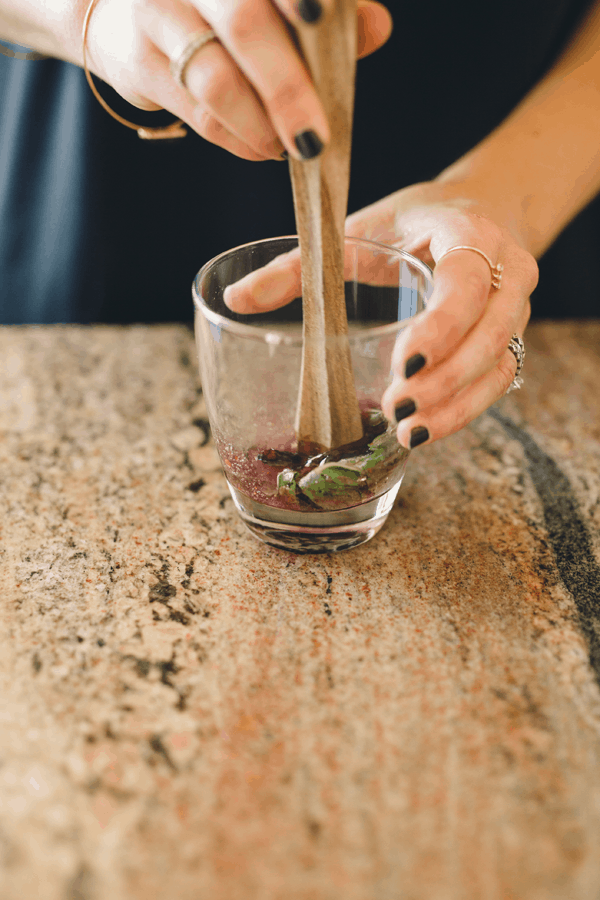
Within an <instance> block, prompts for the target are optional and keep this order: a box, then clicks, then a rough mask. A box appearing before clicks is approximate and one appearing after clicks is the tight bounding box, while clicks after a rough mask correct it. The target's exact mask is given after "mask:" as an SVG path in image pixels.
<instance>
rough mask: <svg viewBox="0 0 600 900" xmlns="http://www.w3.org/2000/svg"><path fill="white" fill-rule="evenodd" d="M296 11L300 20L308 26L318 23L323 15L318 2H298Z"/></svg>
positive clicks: (314, 0)
mask: <svg viewBox="0 0 600 900" xmlns="http://www.w3.org/2000/svg"><path fill="white" fill-rule="evenodd" d="M296 9H297V10H298V15H299V16H300V18H301V19H303V20H304V21H305V22H308V23H309V25H312V24H313V22H318V21H319V19H320V18H321V15H322V13H323V7H322V6H321V4H320V3H319V0H300V2H299V3H298V5H297V6H296Z"/></svg>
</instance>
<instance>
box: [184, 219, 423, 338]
mask: <svg viewBox="0 0 600 900" xmlns="http://www.w3.org/2000/svg"><path fill="white" fill-rule="evenodd" d="M290 240H293V241H296V242H298V235H297V234H284V235H280V236H279V237H269V238H261V239H260V240H258V241H248V242H247V243H246V244H239V245H238V246H237V247H231V248H230V249H229V250H224V251H223V252H222V253H218V254H217V256H213V258H212V259H209V260H208V262H205V263H204V265H203V266H202V267H201V268H200V269H199V270H198V272H197V273H196V275H195V276H194V280H193V282H192V297H193V300H194V307H195V310H196V312H199V313H202V315H203V316H204V317H205V318H206V319H207V320H208V321H209V322H211V323H212V324H213V325H217V326H218V327H219V328H225V329H226V330H227V331H231V332H234V333H235V334H238V335H239V336H240V337H248V338H253V339H254V340H260V341H261V342H262V343H266V344H288V345H294V344H298V345H299V344H301V343H302V334H299V335H292V334H290V333H289V332H286V331H284V330H279V329H278V328H277V325H276V323H273V327H271V325H270V324H266V325H265V324H264V323H263V324H262V325H250V324H248V323H246V322H235V321H234V320H233V319H228V318H227V317H226V316H222V315H221V314H220V313H217V312H214V310H212V309H210V308H209V307H208V306H207V305H206V302H205V301H204V298H203V297H202V295H201V293H200V291H199V290H198V288H197V283H198V281H200V280H201V279H202V278H203V277H204V275H205V274H206V272H207V271H208V269H210V268H211V267H212V266H214V265H215V264H216V263H218V262H219V260H222V259H225V258H226V257H227V256H230V255H231V254H232V253H237V252H238V251H239V250H245V249H246V247H256V246H258V245H260V244H270V243H273V242H274V241H290ZM344 240H345V241H354V242H355V243H357V244H365V245H368V246H371V247H376V248H378V249H380V250H382V251H386V252H390V251H392V252H393V253H397V254H398V255H399V256H400V257H401V258H402V259H404V260H406V261H407V262H408V263H410V264H411V265H412V266H414V267H415V269H417V270H419V271H420V272H421V274H422V275H423V276H424V278H425V279H426V280H427V281H429V282H430V284H431V289H433V271H432V269H431V268H430V267H429V266H428V265H427V263H424V262H423V261H422V260H420V259H418V258H417V257H416V256H413V255H412V253H408V252H407V251H406V250H402V249H401V248H400V247H394V246H392V245H391V244H383V243H381V242H380V241H371V240H368V239H367V238H358V237H353V236H352V235H344ZM429 296H430V292H429V294H427V295H426V297H425V298H424V302H425V301H426V300H428V299H429ZM248 315H249V317H251V314H248ZM412 318H413V316H411V317H410V318H409V319H404V320H397V321H396V322H388V323H387V324H386V325H374V326H373V327H371V328H364V329H362V330H361V331H360V334H356V333H354V334H353V333H352V331H350V332H349V334H348V339H349V341H350V343H351V344H353V343H356V342H358V341H364V340H365V339H368V338H372V337H382V336H385V335H386V334H393V333H394V332H395V331H398V329H399V328H406V325H407V324H408V322H409V321H410V319H412Z"/></svg>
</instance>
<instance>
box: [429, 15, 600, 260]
mask: <svg viewBox="0 0 600 900" xmlns="http://www.w3.org/2000/svg"><path fill="white" fill-rule="evenodd" d="M438 180H439V181H440V182H441V183H442V184H444V185H445V187H446V188H447V189H448V192H449V194H450V195H452V193H453V192H454V191H455V190H458V189H459V186H460V189H461V191H462V192H463V193H464V188H465V183H466V185H467V187H468V192H469V196H473V198H474V199H475V200H476V201H479V202H481V204H482V205H483V206H484V207H485V208H486V209H489V210H490V212H493V213H494V214H495V215H496V218H499V219H501V220H502V221H503V223H504V224H506V225H507V226H508V227H509V228H510V229H511V230H512V231H513V233H514V234H515V236H516V237H517V239H518V240H519V242H520V243H521V244H522V245H523V246H524V247H525V248H526V249H527V250H529V251H530V252H531V253H532V254H533V255H534V256H536V257H539V256H541V254H542V253H543V252H544V251H545V250H546V249H547V247H548V246H549V245H550V244H551V243H552V241H553V240H554V239H555V238H556V237H557V235H558V234H559V233H560V232H561V231H562V229H563V228H564V227H565V226H566V225H567V224H568V222H569V221H570V220H571V219H572V218H573V217H574V216H575V215H576V214H577V213H578V212H579V211H580V210H581V209H583V207H584V206H585V205H586V204H587V203H588V202H589V201H590V200H591V199H592V198H593V197H594V196H595V195H596V194H597V193H598V191H599V190H600V2H599V3H597V4H596V5H595V6H594V8H593V10H592V12H591V14H590V16H589V17H588V19H587V21H586V23H585V25H584V27H583V28H582V29H581V30H580V31H579V33H578V34H577V35H576V36H575V37H574V39H573V41H572V42H571V44H570V45H569V47H568V48H567V49H566V51H565V53H564V54H563V56H562V57H561V59H560V60H559V61H558V63H557V64H556V65H555V66H554V67H553V69H552V70H551V71H550V72H549V73H548V75H547V76H546V77H545V78H544V79H543V80H542V81H541V82H540V84H539V85H538V86H537V87H536V88H534V90H533V91H531V93H530V94H528V95H527V97H525V99H524V100H523V101H522V103H521V104H520V105H519V106H518V107H517V108H516V109H515V110H514V111H513V113H512V114H511V115H510V116H509V117H508V119H506V121H505V122H503V123H502V125H500V126H499V127H498V128H497V129H496V130H495V131H494V132H493V133H492V134H491V135H490V136H489V137H488V138H486V139H485V140H484V141H483V142H482V143H481V144H479V145H478V146H477V147H475V148H474V149H473V150H472V151H471V152H469V153H468V154H467V155H466V156H464V157H463V158H462V159H460V160H459V161H458V162H457V163H455V164H453V165H452V166H450V168H448V169H446V171H445V172H443V173H442V174H441V175H440V176H439V179H438Z"/></svg>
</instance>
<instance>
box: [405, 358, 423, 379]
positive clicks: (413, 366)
mask: <svg viewBox="0 0 600 900" xmlns="http://www.w3.org/2000/svg"><path fill="white" fill-rule="evenodd" d="M426 362H427V360H426V359H425V357H424V356H423V354H422V353H414V354H413V356H411V357H410V358H409V359H407V360H406V365H405V366H404V377H405V378H412V377H413V375H416V374H417V372H420V371H421V369H422V368H423V366H424V365H425V363H426Z"/></svg>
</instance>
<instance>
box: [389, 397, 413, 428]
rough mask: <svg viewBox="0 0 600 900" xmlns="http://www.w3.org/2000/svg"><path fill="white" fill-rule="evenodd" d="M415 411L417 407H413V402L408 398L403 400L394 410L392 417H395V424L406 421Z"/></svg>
mask: <svg viewBox="0 0 600 900" xmlns="http://www.w3.org/2000/svg"><path fill="white" fill-rule="evenodd" d="M416 411H417V407H416V406H415V401H414V400H411V399H410V397H409V398H408V399H407V400H403V401H402V402H401V403H399V404H398V406H397V407H396V408H395V410H394V415H395V416H396V422H401V421H402V419H407V418H408V417H409V416H412V414H413V413H414V412H416Z"/></svg>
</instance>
